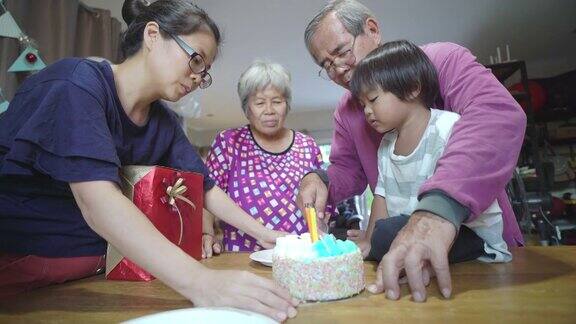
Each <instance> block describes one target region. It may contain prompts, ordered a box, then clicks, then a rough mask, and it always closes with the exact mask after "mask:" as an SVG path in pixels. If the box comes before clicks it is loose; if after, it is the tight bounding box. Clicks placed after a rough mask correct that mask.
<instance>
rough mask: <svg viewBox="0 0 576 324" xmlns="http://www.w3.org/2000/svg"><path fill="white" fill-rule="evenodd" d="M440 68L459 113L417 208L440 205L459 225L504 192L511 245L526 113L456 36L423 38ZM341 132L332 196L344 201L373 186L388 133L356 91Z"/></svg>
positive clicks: (442, 104) (343, 107)
mask: <svg viewBox="0 0 576 324" xmlns="http://www.w3.org/2000/svg"><path fill="white" fill-rule="evenodd" d="M422 49H423V50H424V52H425V53H426V55H428V57H429V58H430V60H431V61H432V63H433V64H434V66H435V67H436V70H437V72H438V79H439V83H440V99H439V101H438V102H437V103H436V107H437V108H443V109H446V110H451V111H454V112H457V113H459V114H460V115H461V116H462V117H461V119H460V120H459V121H458V122H457V123H456V124H455V125H454V128H453V130H452V135H451V137H450V140H449V142H448V145H447V147H446V149H445V151H444V155H443V156H442V158H441V159H440V160H439V161H438V165H437V167H436V172H435V173H434V175H433V176H432V177H431V178H430V179H428V180H427V181H426V182H425V183H424V185H422V187H421V188H420V193H419V204H418V207H417V208H416V210H426V211H430V212H433V213H435V214H437V215H439V216H441V217H443V218H446V219H448V220H450V221H451V222H453V223H454V224H455V225H456V226H457V227H459V226H460V224H462V222H464V223H466V222H469V221H473V220H474V219H475V218H476V217H477V215H479V214H481V212H482V211H484V210H485V209H486V208H488V206H489V205H490V204H491V203H492V202H493V201H494V199H498V203H499V205H500V207H501V208H502V211H503V217H504V235H503V236H504V240H505V241H506V243H507V244H508V246H517V245H522V244H523V238H522V234H521V233H520V230H519V228H518V223H517V222H516V218H515V216H514V212H513V210H512V207H511V205H510V202H509V200H508V197H507V195H506V191H505V189H504V188H505V186H506V183H507V182H508V181H509V180H510V178H511V176H512V172H513V170H514V168H515V166H516V162H517V159H518V155H519V153H520V149H521V146H522V142H523V139H524V131H525V128H526V115H525V114H524V112H523V111H522V109H521V108H520V106H519V105H518V103H517V102H516V101H515V100H514V98H512V96H511V95H510V93H509V92H508V91H507V90H506V88H505V87H504V86H502V84H501V83H500V82H499V81H498V80H497V79H496V78H495V77H494V75H493V74H492V72H491V71H490V70H489V69H487V68H485V67H484V66H483V65H481V64H480V63H478V62H477V61H476V57H475V56H474V55H472V54H471V53H470V51H468V50H467V49H466V48H464V47H462V46H459V45H456V44H452V43H432V44H427V45H424V46H422ZM334 128H335V130H334V135H333V136H334V137H333V140H332V149H331V154H330V162H331V165H330V167H329V168H328V180H329V197H330V201H331V202H339V201H341V200H343V199H346V198H348V197H350V196H353V195H358V194H361V193H362V192H363V191H364V190H365V188H366V185H367V184H369V185H370V188H371V189H372V190H374V188H375V186H376V182H377V179H378V164H377V151H378V146H379V144H380V140H381V138H382V134H379V133H377V132H376V131H375V130H374V129H373V128H372V127H370V125H369V124H368V123H367V122H366V120H365V118H364V114H363V111H362V109H361V108H360V107H359V105H358V103H357V101H356V100H354V98H352V96H351V94H350V93H347V94H345V95H344V96H343V97H342V99H341V101H340V103H339V105H338V108H337V110H336V112H335V113H334Z"/></svg>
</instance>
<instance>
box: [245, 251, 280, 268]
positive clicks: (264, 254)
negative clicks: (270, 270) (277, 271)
mask: <svg viewBox="0 0 576 324" xmlns="http://www.w3.org/2000/svg"><path fill="white" fill-rule="evenodd" d="M272 251H274V250H273V249H270V250H261V251H257V252H254V253H252V254H250V259H252V260H254V261H256V262H260V263H262V264H263V265H265V266H268V267H271V266H272Z"/></svg>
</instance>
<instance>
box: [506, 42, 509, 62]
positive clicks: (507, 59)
mask: <svg viewBox="0 0 576 324" xmlns="http://www.w3.org/2000/svg"><path fill="white" fill-rule="evenodd" d="M506 61H507V62H509V61H510V46H508V44H506Z"/></svg>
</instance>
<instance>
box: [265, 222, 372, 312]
mask: <svg viewBox="0 0 576 324" xmlns="http://www.w3.org/2000/svg"><path fill="white" fill-rule="evenodd" d="M272 272H273V275H274V280H276V282H278V283H279V284H280V285H281V286H283V287H286V288H287V289H288V290H289V291H290V293H291V294H292V296H294V297H296V298H298V299H300V300H303V301H325V300H334V299H341V298H346V297H350V296H353V295H356V294H358V293H359V292H360V291H362V289H364V263H363V261H362V254H361V253H360V249H359V248H358V246H356V244H354V242H352V241H341V240H337V239H335V238H334V236H333V235H325V236H323V237H322V238H321V239H320V240H319V241H316V242H315V243H312V242H311V240H310V236H309V234H308V233H305V234H302V235H300V236H298V235H288V236H285V237H281V238H278V239H277V240H276V247H275V248H274V252H273V256H272Z"/></svg>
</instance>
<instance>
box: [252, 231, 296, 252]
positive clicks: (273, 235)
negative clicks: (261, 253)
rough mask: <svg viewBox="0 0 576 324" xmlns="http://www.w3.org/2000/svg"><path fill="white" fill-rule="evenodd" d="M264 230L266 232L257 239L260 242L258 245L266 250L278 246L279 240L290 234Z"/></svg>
mask: <svg viewBox="0 0 576 324" xmlns="http://www.w3.org/2000/svg"><path fill="white" fill-rule="evenodd" d="M264 229H265V231H264V232H263V233H262V234H261V235H260V236H259V237H257V238H256V239H257V240H258V244H260V245H261V246H262V247H263V248H265V249H271V248H273V247H274V246H275V245H276V239H277V238H279V237H282V236H286V235H288V233H285V232H279V231H273V230H270V229H267V228H265V227H264Z"/></svg>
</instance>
